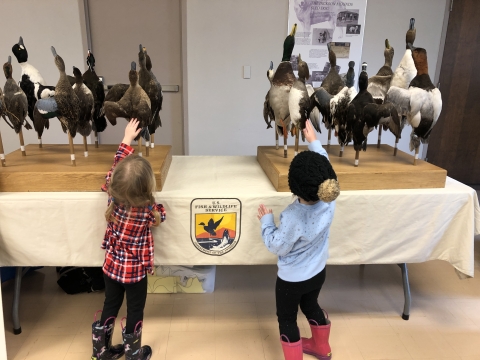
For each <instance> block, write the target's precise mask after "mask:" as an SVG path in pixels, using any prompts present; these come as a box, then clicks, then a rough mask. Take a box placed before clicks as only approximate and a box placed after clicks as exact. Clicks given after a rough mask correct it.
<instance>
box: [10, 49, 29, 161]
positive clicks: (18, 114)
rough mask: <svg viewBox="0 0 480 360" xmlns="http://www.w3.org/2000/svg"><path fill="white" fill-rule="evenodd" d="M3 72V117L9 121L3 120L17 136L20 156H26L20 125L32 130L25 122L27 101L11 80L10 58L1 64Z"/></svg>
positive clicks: (18, 87)
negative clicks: (4, 108) (4, 80)
mask: <svg viewBox="0 0 480 360" xmlns="http://www.w3.org/2000/svg"><path fill="white" fill-rule="evenodd" d="M3 72H4V74H5V77H6V79H7V81H6V82H5V86H4V88H3V92H4V97H5V107H6V114H5V115H6V116H7V117H8V119H9V120H10V121H7V119H6V118H5V117H4V118H5V121H6V123H7V124H8V126H10V127H11V128H12V129H13V130H15V133H17V134H18V136H19V139H20V149H21V151H22V155H23V156H26V152H25V144H24V141H23V132H22V125H23V126H25V128H26V129H27V130H29V129H31V128H32V127H31V126H30V124H29V123H28V121H27V114H28V100H27V96H26V95H25V93H24V92H23V90H22V89H21V88H20V86H18V84H17V82H16V81H15V80H14V79H13V78H12V73H13V69H12V57H11V56H9V57H8V62H6V63H5V64H3Z"/></svg>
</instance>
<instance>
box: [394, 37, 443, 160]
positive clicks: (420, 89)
mask: <svg viewBox="0 0 480 360" xmlns="http://www.w3.org/2000/svg"><path fill="white" fill-rule="evenodd" d="M410 48H411V50H412V58H413V62H414V64H415V68H416V70H417V76H415V77H414V78H413V80H412V81H411V82H410V86H409V88H408V89H402V88H400V87H396V86H391V87H390V90H389V91H388V101H391V102H392V103H394V104H396V105H398V106H399V107H400V108H401V110H402V112H403V113H406V114H407V121H408V123H409V124H410V125H411V126H412V133H411V135H410V151H413V150H414V149H415V161H414V164H416V160H417V159H418V150H419V147H420V143H423V144H428V138H429V136H430V133H431V131H432V129H433V127H434V126H435V124H436V122H437V120H438V117H439V116H440V112H441V111H442V95H441V93H440V90H438V89H437V88H436V87H435V85H433V83H432V81H431V80H430V76H429V75H428V62H427V51H426V50H425V49H422V48H414V47H413V46H412V45H410Z"/></svg>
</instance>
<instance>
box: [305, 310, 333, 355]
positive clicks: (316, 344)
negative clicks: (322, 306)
mask: <svg viewBox="0 0 480 360" xmlns="http://www.w3.org/2000/svg"><path fill="white" fill-rule="evenodd" d="M325 314H326V320H327V325H318V323H317V322H316V321H315V320H309V321H308V322H309V324H310V329H311V330H312V337H311V338H310V339H305V338H302V341H303V352H304V353H305V354H308V355H313V356H315V357H316V358H317V359H319V360H330V359H331V358H332V349H331V348H330V344H329V343H328V338H329V336H330V326H331V325H332V324H331V323H330V320H328V314H327V313H326V312H325Z"/></svg>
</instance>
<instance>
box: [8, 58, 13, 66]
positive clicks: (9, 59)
mask: <svg viewBox="0 0 480 360" xmlns="http://www.w3.org/2000/svg"><path fill="white" fill-rule="evenodd" d="M8 63H9V64H11V63H12V57H11V56H9V57H8Z"/></svg>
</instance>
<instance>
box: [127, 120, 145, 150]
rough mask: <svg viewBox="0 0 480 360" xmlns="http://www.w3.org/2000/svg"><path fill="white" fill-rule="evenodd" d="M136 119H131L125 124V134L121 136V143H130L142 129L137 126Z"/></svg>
mask: <svg viewBox="0 0 480 360" xmlns="http://www.w3.org/2000/svg"><path fill="white" fill-rule="evenodd" d="M137 127H138V120H137V119H131V120H130V122H129V123H128V124H127V127H126V128H125V136H124V137H123V141H122V143H124V144H127V145H130V144H131V143H132V141H133V140H134V139H135V138H136V137H137V135H138V134H139V133H140V131H141V130H142V129H141V128H138V129H137Z"/></svg>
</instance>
